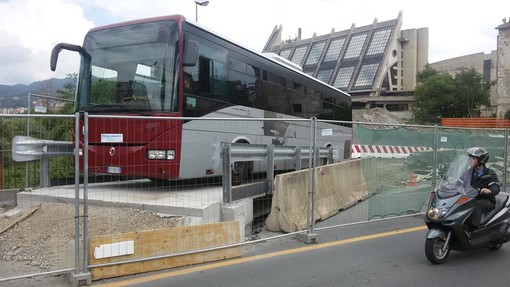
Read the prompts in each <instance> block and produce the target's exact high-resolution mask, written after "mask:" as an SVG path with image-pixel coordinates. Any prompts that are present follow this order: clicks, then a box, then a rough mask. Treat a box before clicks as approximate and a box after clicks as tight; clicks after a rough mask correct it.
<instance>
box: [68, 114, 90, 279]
mask: <svg viewBox="0 0 510 287" xmlns="http://www.w3.org/2000/svg"><path fill="white" fill-rule="evenodd" d="M83 120H84V127H83V139H84V146H83V161H82V163H83V205H84V216H83V220H84V222H83V230H84V231H83V271H81V272H80V218H82V216H80V155H79V152H78V151H79V149H80V135H81V133H80V113H75V117H74V159H75V166H74V172H75V173H74V186H75V190H74V203H75V207H74V210H75V216H74V228H75V234H74V244H75V253H74V256H75V271H74V274H70V276H69V281H70V283H71V286H73V287H74V286H80V285H82V284H81V283H83V282H85V285H91V284H92V274H91V273H90V272H89V271H88V262H87V261H88V218H87V216H88V211H87V208H86V206H87V191H88V186H87V184H88V113H84V114H83Z"/></svg>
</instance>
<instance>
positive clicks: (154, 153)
mask: <svg viewBox="0 0 510 287" xmlns="http://www.w3.org/2000/svg"><path fill="white" fill-rule="evenodd" d="M147 159H167V160H172V159H175V150H173V149H169V150H162V149H149V150H147Z"/></svg>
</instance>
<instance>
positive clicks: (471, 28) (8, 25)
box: [0, 0, 510, 85]
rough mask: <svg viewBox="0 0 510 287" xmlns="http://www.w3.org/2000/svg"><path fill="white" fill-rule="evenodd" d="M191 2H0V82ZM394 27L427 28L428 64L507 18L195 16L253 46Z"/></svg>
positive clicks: (300, 12) (508, 5) (289, 12)
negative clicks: (94, 33)
mask: <svg viewBox="0 0 510 287" xmlns="http://www.w3.org/2000/svg"><path fill="white" fill-rule="evenodd" d="M195 8H196V5H195V2H194V1H193V0H108V1H104V0H0V84H4V85H12V84H29V83H32V82H35V81H39V80H45V79H48V78H51V77H58V78H63V77H64V76H65V74H67V73H73V72H78V63H79V56H77V54H74V53H71V52H68V51H64V52H62V53H61V54H60V58H59V62H58V66H57V71H56V72H51V71H50V68H49V59H50V52H51V49H52V48H53V46H54V45H55V44H57V43H59V42H66V43H71V44H79V45H81V44H82V42H83V37H84V36H85V34H86V32H87V31H88V30H89V29H91V28H93V27H97V26H102V25H105V24H110V23H114V22H120V21H127V20H133V19H137V18H145V17H153V16H161V15H172V14H182V15H184V16H185V17H187V18H188V19H189V20H191V21H195V16H196V15H195ZM399 11H402V13H403V17H402V22H403V25H402V29H412V28H423V27H428V28H429V62H430V63H433V62H436V61H440V60H444V59H449V58H453V57H457V56H463V55H468V54H473V53H479V52H484V53H490V52H491V51H493V50H495V49H496V45H497V43H496V37H497V30H496V29H495V27H497V26H498V25H500V24H502V23H503V22H502V19H503V18H504V17H507V18H508V17H510V1H508V0H486V1H482V2H476V4H475V2H474V1H473V0H429V1H410V0H402V1H400V0H386V1H381V0H356V1H346V0H210V3H209V5H208V6H207V7H198V22H199V23H200V24H201V25H204V26H206V27H209V28H210V29H211V30H213V31H215V32H218V33H219V34H221V35H223V36H226V37H227V38H229V39H231V40H234V41H236V42H237V43H240V44H243V45H244V46H247V47H249V48H252V49H254V50H256V51H261V50H262V48H263V47H264V45H265V43H266V41H267V39H268V38H269V36H270V34H271V32H272V31H273V29H274V27H275V26H277V25H282V27H283V36H284V37H285V38H293V37H295V36H296V35H297V31H298V28H301V29H302V37H303V38H309V37H311V36H312V35H313V33H314V32H315V33H317V35H323V34H327V33H330V32H331V29H333V28H334V29H335V31H343V30H347V29H350V27H351V25H352V24H353V23H354V24H355V26H357V27H360V26H365V25H370V24H372V23H373V21H374V19H375V18H377V19H378V21H379V22H383V21H386V20H392V19H396V18H397V17H398V13H399Z"/></svg>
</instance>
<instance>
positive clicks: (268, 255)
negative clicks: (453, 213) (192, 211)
mask: <svg viewBox="0 0 510 287" xmlns="http://www.w3.org/2000/svg"><path fill="white" fill-rule="evenodd" d="M424 229H427V226H425V225H424V226H417V227H412V228H406V229H400V230H393V231H388V232H382V233H376V234H371V235H365V236H360V237H354V238H348V239H343V240H338V241H333V242H327V243H319V244H314V245H308V246H305V247H299V248H293V249H287V250H282V251H276V252H271V253H266V254H261V255H255V256H249V257H244V258H238V259H232V260H228V261H220V262H216V263H211V264H207V265H201V266H196V267H189V268H185V269H181V270H176V271H170V272H165V273H161V274H155V275H150V276H145V277H140V278H133V279H128V280H124V281H120V282H112V283H106V284H98V285H97V286H103V287H122V286H129V285H132V284H143V283H147V282H151V281H155V280H160V279H166V278H172V277H176V276H181V275H186V274H191V273H195V272H201V271H205V270H209V269H214V268H220V267H225V266H232V265H236V264H241V263H246V262H252V261H257V260H262V259H268V258H272V257H277V256H282V255H289V254H295V253H299V252H304V251H310V250H317V249H322V248H328V247H333V246H339V245H344V244H348V243H353V242H359V241H365V240H371V239H376V238H382V237H387V236H393V235H399V234H404V233H410V232H416V231H420V230H424Z"/></svg>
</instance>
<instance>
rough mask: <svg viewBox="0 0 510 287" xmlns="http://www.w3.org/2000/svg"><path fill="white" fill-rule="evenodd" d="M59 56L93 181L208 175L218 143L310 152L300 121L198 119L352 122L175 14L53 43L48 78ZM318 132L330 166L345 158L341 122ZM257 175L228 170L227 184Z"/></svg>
mask: <svg viewBox="0 0 510 287" xmlns="http://www.w3.org/2000/svg"><path fill="white" fill-rule="evenodd" d="M62 49H65V50H70V51H75V52H78V53H79V54H80V55H81V59H82V60H81V67H80V71H79V80H78V86H77V94H76V111H77V112H87V113H88V115H89V116H90V119H89V128H88V143H89V144H88V153H89V160H88V170H89V172H91V173H94V174H116V175H120V176H127V177H146V178H151V179H155V180H159V179H184V178H201V177H209V176H215V175H221V173H222V171H221V165H219V166H218V165H217V163H216V164H215V163H214V161H213V160H211V156H212V154H213V146H214V145H216V146H217V145H218V144H219V143H221V142H231V143H246V144H285V145H289V146H308V145H309V124H308V122H291V121H287V122H285V121H282V122H280V121H263V120H260V121H247V122H245V123H243V124H240V123H239V122H225V121H204V120H198V119H197V118H204V117H205V118H227V117H234V118H260V119H263V118H311V117H317V118H319V119H328V120H337V121H351V120H352V110H351V97H350V95H348V94H346V93H344V92H342V91H340V90H338V89H336V88H334V87H332V86H329V85H328V84H325V83H323V82H321V81H319V80H317V79H315V78H313V77H311V76H309V75H307V74H305V73H303V72H302V70H300V69H299V68H296V67H295V66H292V65H289V64H287V63H285V60H282V59H283V58H278V57H277V56H276V57H272V56H268V55H265V54H261V53H258V52H254V51H252V50H250V49H248V48H245V47H243V46H241V45H239V44H236V43H235V42H234V41H231V40H228V39H226V38H225V37H222V36H219V35H218V34H216V33H213V32H211V31H209V30H208V29H206V28H204V27H201V26H199V25H198V24H196V23H193V22H188V21H187V20H186V19H185V18H184V17H183V16H181V15H173V16H164V17H157V18H149V19H141V20H135V21H130V22H124V23H118V24H112V25H107V26H103V27H98V28H94V29H92V30H90V31H89V32H88V33H87V35H86V36H85V39H84V42H83V45H82V46H77V45H71V44H65V43H61V44H58V45H56V46H55V48H54V49H53V52H52V58H51V69H52V70H55V68H56V64H57V60H58V54H59V52H60V51H61V50H62ZM112 115H115V116H126V117H127V118H118V117H108V116H112ZM101 116H103V117H101ZM162 117H164V118H162ZM168 117H172V118H174V117H175V118H177V119H176V120H169V119H168ZM183 117H184V118H183ZM195 119H197V120H195ZM319 130H322V131H323V132H322V133H321V132H319V133H318V137H317V142H318V144H320V145H321V146H333V148H334V149H335V150H338V154H340V155H342V156H340V157H341V158H340V157H338V158H337V160H342V159H343V157H344V156H343V155H344V154H345V155H347V156H346V157H348V155H349V154H350V140H351V136H352V130H351V127H350V125H349V124H345V123H336V124H335V123H333V124H328V123H320V124H319ZM80 141H81V146H82V147H83V137H80ZM344 149H345V150H346V151H347V152H345V151H344ZM261 168H262V167H260V166H254V163H253V162H251V163H250V162H239V163H235V165H234V166H233V168H232V170H233V174H232V175H233V179H234V180H239V179H241V180H242V179H243V178H246V177H247V176H248V175H249V173H251V172H254V171H257V170H258V169H261ZM278 168H280V169H284V168H285V167H284V164H282V165H281V166H280V167H278Z"/></svg>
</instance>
